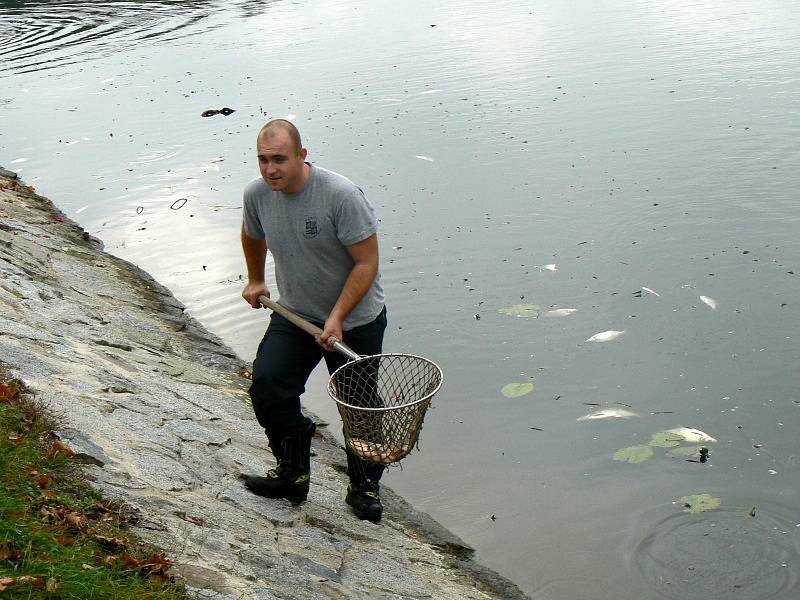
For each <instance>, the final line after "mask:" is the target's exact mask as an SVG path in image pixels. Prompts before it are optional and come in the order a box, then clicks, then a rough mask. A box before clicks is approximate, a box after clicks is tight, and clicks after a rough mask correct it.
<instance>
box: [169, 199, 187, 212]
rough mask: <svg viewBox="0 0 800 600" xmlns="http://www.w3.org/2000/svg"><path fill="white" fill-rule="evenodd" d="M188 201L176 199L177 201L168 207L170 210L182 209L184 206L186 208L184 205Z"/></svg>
mask: <svg viewBox="0 0 800 600" xmlns="http://www.w3.org/2000/svg"><path fill="white" fill-rule="evenodd" d="M188 201H189V199H188V198H178V199H177V200H175V202H173V203H172V204H171V205H170V208H171V209H172V210H180V209H182V208H183V207H184V206H186V203H187V202H188Z"/></svg>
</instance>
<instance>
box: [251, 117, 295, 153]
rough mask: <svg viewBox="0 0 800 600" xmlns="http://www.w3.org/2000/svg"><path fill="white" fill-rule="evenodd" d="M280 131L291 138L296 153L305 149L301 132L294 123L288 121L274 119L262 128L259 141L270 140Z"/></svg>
mask: <svg viewBox="0 0 800 600" xmlns="http://www.w3.org/2000/svg"><path fill="white" fill-rule="evenodd" d="M279 131H283V132H285V133H286V134H287V135H288V136H289V138H290V139H291V140H292V143H293V144H294V150H295V152H296V153H299V152H300V150H301V149H302V148H303V142H302V140H301V139H300V132H299V131H298V130H297V127H295V126H294V123H292V122H291V121H287V120H286V119H273V120H272V121H270V122H269V123H267V124H266V125H264V126H263V127H262V128H261V131H259V132H258V140H262V139H263V140H268V139H270V138H271V137H273V136H274V135H275V134H276V133H278V132H279Z"/></svg>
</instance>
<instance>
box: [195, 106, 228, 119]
mask: <svg viewBox="0 0 800 600" xmlns="http://www.w3.org/2000/svg"><path fill="white" fill-rule="evenodd" d="M235 112H236V111H235V110H233V109H232V108H228V107H227V106H226V107H224V108H220V109H219V110H217V109H215V108H211V109H209V110H204V111H203V112H201V113H200V116H201V117H213V116H214V115H225V116H226V117H227V116H228V115H230V114H233V113H235Z"/></svg>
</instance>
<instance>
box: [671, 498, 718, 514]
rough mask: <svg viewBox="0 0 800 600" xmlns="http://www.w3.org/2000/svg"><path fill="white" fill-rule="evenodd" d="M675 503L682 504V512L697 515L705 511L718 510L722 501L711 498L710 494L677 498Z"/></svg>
mask: <svg viewBox="0 0 800 600" xmlns="http://www.w3.org/2000/svg"><path fill="white" fill-rule="evenodd" d="M675 502H678V503H680V504H683V512H687V513H699V512H703V511H706V510H714V509H715V508H719V506H720V504H722V500H720V499H719V498H716V497H714V496H712V495H711V494H697V495H695V496H684V497H683V498H678V499H677V500H676V501H675Z"/></svg>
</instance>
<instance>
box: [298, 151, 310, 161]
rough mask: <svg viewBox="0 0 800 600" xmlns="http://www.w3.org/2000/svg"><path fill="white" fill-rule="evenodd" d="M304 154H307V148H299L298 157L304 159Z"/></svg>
mask: <svg viewBox="0 0 800 600" xmlns="http://www.w3.org/2000/svg"><path fill="white" fill-rule="evenodd" d="M306 156H308V150H306V149H305V148H301V149H300V158H302V159H303V160H305V159H306Z"/></svg>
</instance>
